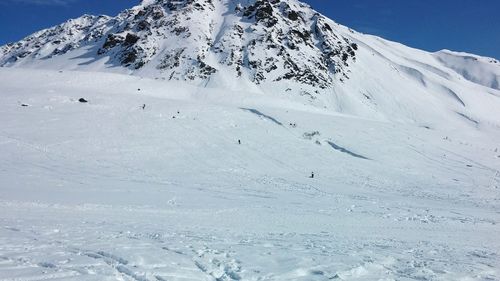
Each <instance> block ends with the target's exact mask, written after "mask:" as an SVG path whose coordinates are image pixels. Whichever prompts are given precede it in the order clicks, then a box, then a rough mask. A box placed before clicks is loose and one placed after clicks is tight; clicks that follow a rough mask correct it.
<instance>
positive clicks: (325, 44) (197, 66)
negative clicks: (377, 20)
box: [0, 0, 356, 89]
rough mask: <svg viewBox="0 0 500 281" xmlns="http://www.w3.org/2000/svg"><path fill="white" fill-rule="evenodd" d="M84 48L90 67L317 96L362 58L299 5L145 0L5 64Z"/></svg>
mask: <svg viewBox="0 0 500 281" xmlns="http://www.w3.org/2000/svg"><path fill="white" fill-rule="evenodd" d="M61 29H65V30H66V32H61ZM81 48H85V49H86V50H88V51H87V53H85V55H84V57H89V58H90V57H93V58H92V59H89V62H86V63H92V62H95V61H101V62H102V61H105V62H104V64H105V65H106V67H108V68H109V67H111V68H124V69H128V70H129V71H131V72H134V73H135V72H136V73H141V75H148V76H154V77H157V78H162V79H168V80H172V79H174V80H187V81H194V82H195V83H204V82H203V81H207V80H209V79H210V78H211V77H212V76H214V75H216V74H217V73H224V74H225V75H230V76H233V77H234V78H242V79H243V78H244V79H248V80H250V81H251V82H252V83H254V84H260V83H263V82H280V81H290V82H293V83H295V84H298V85H304V86H308V87H310V88H315V89H326V88H329V87H331V86H332V85H333V83H335V82H334V81H335V80H337V79H347V77H348V76H347V71H346V70H347V68H348V66H349V64H351V63H354V61H355V52H356V46H355V44H353V43H352V42H350V41H349V39H347V38H345V37H343V36H342V35H340V34H339V33H336V32H335V30H334V28H333V23H332V22H331V21H330V20H328V19H326V18H325V17H323V16H322V15H320V14H319V13H317V12H315V11H313V10H312V9H310V8H309V6H307V5H305V4H302V3H300V2H298V1H286V2H285V1H279V0H273V1H263V0H241V1H217V0H144V1H142V3H141V4H140V5H138V6H136V7H134V8H133V9H129V10H125V11H123V12H122V13H120V14H119V15H118V16H117V17H114V18H103V17H93V16H88V15H85V16H83V17H81V18H79V19H76V20H73V21H70V22H68V23H66V24H64V25H61V26H58V27H54V28H51V29H48V30H46V31H44V32H42V33H36V34H34V35H32V36H30V37H28V38H26V39H24V40H22V41H20V42H19V43H16V44H14V45H10V46H9V47H7V48H6V47H4V48H2V53H0V65H2V66H8V65H17V64H24V63H27V62H28V61H33V60H41V59H44V60H46V59H51V58H54V57H60V56H66V57H71V56H72V55H71V53H72V52H73V51H75V50H77V49H81ZM79 56H80V57H81V54H79ZM296 58H298V59H296ZM196 81H197V82H196Z"/></svg>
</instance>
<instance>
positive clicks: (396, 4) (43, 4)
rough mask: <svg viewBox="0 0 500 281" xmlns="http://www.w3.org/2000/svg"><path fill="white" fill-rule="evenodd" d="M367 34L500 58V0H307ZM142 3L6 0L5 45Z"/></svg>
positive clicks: (2, 14) (0, 21)
mask: <svg viewBox="0 0 500 281" xmlns="http://www.w3.org/2000/svg"><path fill="white" fill-rule="evenodd" d="M305 2H307V3H309V4H311V5H312V6H313V8H315V9H316V10H318V11H319V12H321V13H323V14H325V15H327V16H329V17H330V18H332V19H334V20H335V21H337V22H339V23H341V24H344V25H347V26H349V27H351V28H353V29H355V30H358V31H360V32H364V33H370V34H374V35H379V36H382V37H384V38H386V39H390V40H393V41H398V42H401V43H403V44H406V45H409V46H412V47H416V48H420V49H425V50H428V51H437V50H440V49H445V48H446V49H451V50H454V51H466V52H471V53H475V54H479V55H484V56H490V57H495V58H497V59H500V0H305ZM137 3H139V0H0V45H3V44H5V43H8V42H12V41H17V40H19V39H21V38H23V37H25V36H26V35H29V34H31V33H33V32H35V31H37V30H39V29H42V28H46V27H50V26H53V25H56V24H59V23H62V22H63V21H65V20H67V19H69V18H75V17H78V16H80V15H82V14H85V13H87V14H107V15H116V14H117V13H118V12H119V11H121V10H123V9H125V8H128V7H131V6H133V5H135V4H137Z"/></svg>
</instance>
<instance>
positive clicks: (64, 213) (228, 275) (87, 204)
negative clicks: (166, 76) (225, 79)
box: [0, 68, 500, 281]
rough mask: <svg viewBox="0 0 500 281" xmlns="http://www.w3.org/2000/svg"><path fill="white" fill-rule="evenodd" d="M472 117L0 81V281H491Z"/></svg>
mask: <svg viewBox="0 0 500 281" xmlns="http://www.w3.org/2000/svg"><path fill="white" fill-rule="evenodd" d="M471 87H473V86H471ZM474 87H475V86H474ZM478 89H480V88H478ZM491 91H492V92H493V93H495V92H494V89H491ZM80 98H84V99H85V100H87V101H88V102H87V103H82V102H79V99H80ZM496 99H498V98H497V97H496V96H494V95H479V94H478V98H477V101H476V103H477V104H480V103H481V102H483V103H492V104H494V101H495V100H496ZM469 100H471V101H472V100H473V99H469ZM485 101H486V102H485ZM458 106H461V105H458ZM485 107H486V106H485ZM416 109H417V108H415V111H417V110H416ZM399 110H400V111H401V110H403V109H399ZM425 110H426V109H425V108H422V111H425ZM471 112H472V110H471ZM472 113H474V114H475V116H477V120H475V122H473V121H471V120H473V119H472V118H471V117H470V116H468V115H465V113H464V115H463V116H462V117H460V116H459V118H458V119H456V120H455V119H454V118H455V117H456V116H457V114H456V113H455V112H453V111H450V116H453V117H452V118H450V119H435V120H431V119H429V120H427V121H428V122H426V123H424V122H423V121H422V122H420V121H419V120H417V121H416V122H413V121H412V122H410V121H405V120H399V121H397V120H396V121H394V120H393V121H382V120H378V119H376V118H372V119H369V118H364V117H360V116H354V115H347V114H342V113H334V112H333V111H331V110H328V109H322V108H320V107H316V106H312V105H310V104H307V103H302V102H299V101H296V102H294V101H292V100H290V99H279V98H278V97H276V96H273V95H264V94H262V93H259V92H257V93H252V92H250V93H244V92H237V91H227V90H221V89H216V88H198V87H195V86H189V85H186V84H185V83H182V82H165V81H155V80H154V79H147V78H140V77H134V76H127V75H121V74H109V73H108V74H106V73H90V72H72V71H49V70H26V69H12V68H0V122H1V124H2V125H1V127H0V183H1V184H0V280H2V281H13V280H23V281H27V280H96V281H102V280H131V281H145V280H149V281H163V280H168V281H173V280H226V281H228V280H499V279H500V256H499V255H500V244H499V242H498V241H499V238H498V234H499V233H500V227H499V223H500V196H499V194H500V193H499V192H500V172H499V169H500V151H498V149H500V146H499V143H500V126H499V124H498V122H495V120H496V121H498V120H499V119H498V115H496V116H494V115H489V116H485V117H483V116H482V115H481V113H480V112H477V113H476V112H472ZM472 113H471V114H472ZM419 116H425V115H419ZM467 118H470V119H467ZM488 118H489V119H488ZM478 120H479V121H478ZM238 140H240V142H241V144H239V143H238ZM312 173H314V178H310V176H311V174H312Z"/></svg>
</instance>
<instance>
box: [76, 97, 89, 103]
mask: <svg viewBox="0 0 500 281" xmlns="http://www.w3.org/2000/svg"><path fill="white" fill-rule="evenodd" d="M78 101H79V102H81V103H87V102H89V101H88V100H86V99H84V98H80V99H79V100H78Z"/></svg>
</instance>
